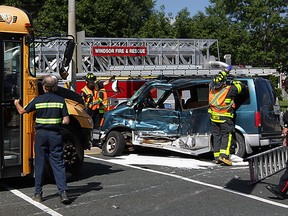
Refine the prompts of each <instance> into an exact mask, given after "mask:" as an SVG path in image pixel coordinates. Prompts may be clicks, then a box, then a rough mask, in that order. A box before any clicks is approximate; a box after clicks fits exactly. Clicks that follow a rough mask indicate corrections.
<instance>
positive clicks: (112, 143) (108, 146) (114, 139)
mask: <svg viewBox="0 0 288 216" xmlns="http://www.w3.org/2000/svg"><path fill="white" fill-rule="evenodd" d="M124 148H125V138H124V136H123V135H122V134H121V133H120V132H118V131H111V132H110V133H109V134H108V136H107V139H106V141H105V143H104V145H103V146H102V154H103V155H105V156H110V157H113V156H119V155H122V153H123V151H124Z"/></svg>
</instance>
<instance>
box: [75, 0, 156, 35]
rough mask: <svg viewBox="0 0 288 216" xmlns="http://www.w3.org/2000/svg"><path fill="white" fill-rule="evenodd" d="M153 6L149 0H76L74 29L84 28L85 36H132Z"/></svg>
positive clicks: (149, 14)
mask: <svg viewBox="0 0 288 216" xmlns="http://www.w3.org/2000/svg"><path fill="white" fill-rule="evenodd" d="M153 8H154V2H153V1H152V0H125V1H123V0H106V1H102V0H96V1H95V0H83V1H78V2H77V4H76V17H77V30H78V31H80V30H85V32H86V35H87V36H88V37H134V36H135V35H136V34H137V33H138V32H139V30H140V29H141V27H142V26H143V25H144V23H145V22H146V21H147V20H148V19H149V17H150V16H151V14H152V12H153Z"/></svg>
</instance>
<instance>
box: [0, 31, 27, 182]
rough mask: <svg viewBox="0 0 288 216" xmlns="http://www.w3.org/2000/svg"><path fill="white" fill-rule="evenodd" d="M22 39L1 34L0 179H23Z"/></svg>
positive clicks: (12, 35)
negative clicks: (19, 101) (18, 107)
mask: <svg viewBox="0 0 288 216" xmlns="http://www.w3.org/2000/svg"><path fill="white" fill-rule="evenodd" d="M22 37H23V36H22V35H19V34H18V35H15V34H8V33H0V82H1V85H0V88H1V91H0V92H1V94H0V102H1V129H0V138H1V146H0V167H1V170H0V178H3V177H15V176H21V172H22V171H21V170H22V166H21V163H22V145H21V123H20V115H19V114H18V112H17V110H16V108H15V106H14V99H15V98H20V93H21V92H22V91H21V80H22V74H23V71H22V70H23V66H22V65H23V64H22V61H23V51H22V50H23V42H22V41H23V40H22Z"/></svg>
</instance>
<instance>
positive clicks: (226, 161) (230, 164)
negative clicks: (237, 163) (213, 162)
mask: <svg viewBox="0 0 288 216" xmlns="http://www.w3.org/2000/svg"><path fill="white" fill-rule="evenodd" d="M219 161H221V162H222V163H223V164H225V165H226V166H232V161H231V160H230V159H229V157H228V158H226V157H222V156H220V157H219Z"/></svg>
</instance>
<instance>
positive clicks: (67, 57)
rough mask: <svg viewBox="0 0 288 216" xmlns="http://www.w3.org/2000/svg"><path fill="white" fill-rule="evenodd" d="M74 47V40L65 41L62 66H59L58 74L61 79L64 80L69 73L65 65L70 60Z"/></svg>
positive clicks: (67, 64)
mask: <svg viewBox="0 0 288 216" xmlns="http://www.w3.org/2000/svg"><path fill="white" fill-rule="evenodd" d="M74 48H75V42H74V40H69V41H68V42H67V46H66V49H65V52H64V57H63V61H62V66H61V68H60V72H59V73H60V76H61V78H62V79H64V80H66V79H67V77H68V75H69V73H68V71H66V69H65V67H68V66H69V64H70V62H71V59H72V56H73V52H74Z"/></svg>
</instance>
